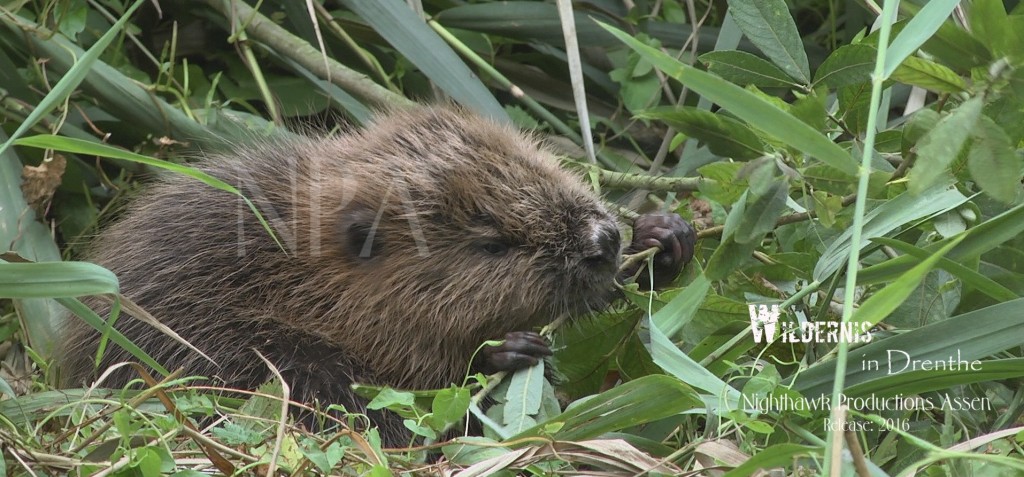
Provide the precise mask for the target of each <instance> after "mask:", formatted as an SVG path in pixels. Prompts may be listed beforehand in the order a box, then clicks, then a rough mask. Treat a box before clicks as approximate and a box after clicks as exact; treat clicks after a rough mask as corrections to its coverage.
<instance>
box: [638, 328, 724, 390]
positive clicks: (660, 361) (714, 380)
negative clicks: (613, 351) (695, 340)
mask: <svg viewBox="0 0 1024 477" xmlns="http://www.w3.org/2000/svg"><path fill="white" fill-rule="evenodd" d="M648 325H649V326H648V329H649V331H650V334H651V342H650V349H649V352H650V353H651V358H653V359H654V363H655V364H657V365H658V366H660V367H661V369H664V370H665V372H666V373H669V374H671V375H673V376H675V377H676V378H679V380H680V381H682V382H684V383H686V384H687V385H690V386H693V387H695V388H697V389H700V390H702V391H704V392H706V393H707V394H710V395H712V396H714V397H715V398H716V399H722V400H723V401H722V402H724V403H725V405H726V406H727V408H728V409H735V408H736V406H737V405H738V404H739V401H740V392H739V391H738V390H736V388H734V387H732V386H730V385H729V384H728V383H726V382H725V381H722V380H721V379H720V378H719V377H718V376H715V375H714V374H712V373H711V371H708V370H707V368H705V367H703V366H701V365H700V363H698V362H696V361H694V360H693V359H692V358H690V357H689V356H688V355H687V354H686V353H683V352H682V351H681V350H680V349H679V347H678V346H676V345H675V343H673V342H672V341H671V340H669V338H668V337H667V336H665V334H664V333H662V331H661V330H660V329H658V327H657V325H656V324H655V323H654V322H653V321H651V320H648Z"/></svg>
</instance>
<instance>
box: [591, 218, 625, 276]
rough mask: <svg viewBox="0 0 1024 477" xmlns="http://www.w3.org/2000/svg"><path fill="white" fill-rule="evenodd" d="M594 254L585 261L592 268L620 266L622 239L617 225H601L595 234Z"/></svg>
mask: <svg viewBox="0 0 1024 477" xmlns="http://www.w3.org/2000/svg"><path fill="white" fill-rule="evenodd" d="M594 245H595V246H596V247H595V249H596V250H595V251H594V253H592V254H590V255H588V256H587V257H586V258H585V260H586V261H587V263H589V264H590V265H592V266H595V267H596V266H607V265H618V263H619V247H620V246H621V245H622V239H621V238H620V237H619V228H618V227H616V226H615V225H611V224H605V225H599V226H597V227H596V228H595V232H594Z"/></svg>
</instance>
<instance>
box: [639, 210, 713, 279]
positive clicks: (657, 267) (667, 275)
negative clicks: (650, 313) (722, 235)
mask: <svg viewBox="0 0 1024 477" xmlns="http://www.w3.org/2000/svg"><path fill="white" fill-rule="evenodd" d="M696 245H697V233H696V232H695V231H694V230H693V226H692V225H690V223H689V222H687V221H686V220H684V219H683V218H682V217H680V216H679V214H674V213H673V214H665V213H653V214H644V215H641V216H640V217H638V218H637V219H636V221H635V222H634V223H633V242H632V243H631V244H630V246H629V248H628V249H627V253H637V252H642V251H644V250H647V249H649V248H652V247H658V248H660V249H661V251H660V252H658V253H657V254H655V255H654V284H653V287H654V288H657V287H660V286H664V285H666V284H668V283H669V282H671V281H672V280H673V279H675V277H676V275H679V272H680V271H682V270H683V267H685V266H686V264H687V263H690V260H692V259H693V251H694V248H695V247H696ZM642 266H643V265H638V266H637V267H636V268H634V269H633V270H627V272H628V274H627V275H628V276H632V275H633V274H635V273H636V272H637V270H638V269H640V267H642ZM644 268H646V267H644ZM647 276H648V275H647V271H646V270H640V275H639V276H638V277H637V282H638V283H640V286H641V287H642V288H645V289H650V288H651V283H650V281H649V279H648V278H647Z"/></svg>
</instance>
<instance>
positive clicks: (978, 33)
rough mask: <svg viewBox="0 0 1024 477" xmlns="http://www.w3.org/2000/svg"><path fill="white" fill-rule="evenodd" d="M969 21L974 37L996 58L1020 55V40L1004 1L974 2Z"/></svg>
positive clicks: (971, 6) (968, 16)
mask: <svg viewBox="0 0 1024 477" xmlns="http://www.w3.org/2000/svg"><path fill="white" fill-rule="evenodd" d="M967 20H968V21H969V22H970V25H971V33H973V34H974V37H975V38H977V39H978V40H979V41H981V42H982V43H984V44H985V46H987V47H988V50H989V51H991V52H992V53H994V54H995V55H996V56H1008V55H1011V54H1019V48H1020V39H1019V37H1018V34H1017V32H1016V31H1014V29H1013V27H1012V26H1011V25H1010V20H1009V17H1007V16H1006V6H1005V5H1004V4H1003V2H1002V0H973V1H972V2H971V4H970V10H969V11H968V15H967Z"/></svg>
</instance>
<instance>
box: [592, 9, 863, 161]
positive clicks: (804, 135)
mask: <svg viewBox="0 0 1024 477" xmlns="http://www.w3.org/2000/svg"><path fill="white" fill-rule="evenodd" d="M602 26H603V27H604V28H605V29H606V30H608V31H609V32H611V33H612V34H613V35H615V36H616V37H617V38H618V39H619V40H621V41H622V42H623V43H625V44H627V45H629V47H630V48H632V49H634V50H636V51H637V52H639V53H640V54H641V55H643V56H644V57H645V58H647V59H648V60H649V61H650V62H651V63H652V64H654V66H655V67H657V68H658V69H660V70H661V71H663V72H664V73H665V74H667V75H669V76H671V77H672V78H675V79H677V80H679V82H681V83H683V84H684V85H686V86H687V87H689V88H690V89H692V90H694V91H696V92H697V93H698V94H700V95H702V96H704V97H705V98H707V99H708V100H710V101H713V102H715V103H717V104H718V105H720V106H722V107H723V108H725V109H727V110H729V111H730V112H732V113H733V114H735V115H736V116H737V117H738V118H740V119H742V120H744V121H746V122H747V124H749V125H751V126H753V127H755V128H757V129H760V130H762V131H764V132H766V133H768V134H770V135H772V136H774V137H775V138H776V139H778V140H779V141H781V142H782V143H785V144H786V145H788V146H791V147H794V148H796V149H797V150H799V151H801V152H803V153H805V154H808V155H810V156H813V157H815V158H817V159H819V160H821V161H824V162H825V163H827V164H829V165H831V166H832V167H835V168H837V169H840V170H842V171H844V172H847V173H849V174H856V173H857V166H856V163H855V162H854V161H853V159H852V158H851V157H850V155H849V154H848V153H847V152H846V151H845V150H843V148H841V147H839V146H838V145H837V144H835V143H834V142H832V140H830V139H829V138H828V137H827V136H825V135H823V134H821V133H820V132H819V131H816V130H815V129H814V128H812V127H811V126H809V125H807V124H806V123H804V122H803V121H801V120H800V119H798V118H796V117H794V116H793V115H791V114H788V113H787V112H785V111H783V110H781V109H779V108H778V107H777V106H775V105H774V104H772V103H770V102H768V101H766V100H764V99H762V98H760V97H758V96H757V95H756V94H754V93H751V92H750V91H747V90H745V89H743V88H740V87H739V86H736V85H734V84H732V83H730V82H728V81H725V80H723V79H721V78H718V77H716V76H714V75H712V74H709V73H706V72H703V71H700V70H698V69H696V68H693V67H691V66H689V65H686V64H684V63H681V62H680V61H678V60H676V59H675V58H672V57H671V56H668V55H667V54H665V53H663V52H661V51H660V50H657V49H654V48H651V47H649V46H647V45H644V44H643V43H641V42H639V41H637V40H636V39H634V38H632V37H631V36H630V35H629V34H627V33H625V32H622V31H620V30H617V29H615V28H612V27H610V26H608V25H602Z"/></svg>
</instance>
